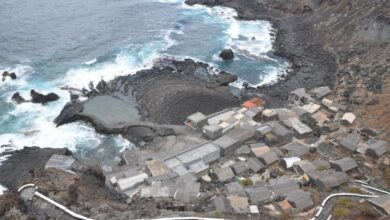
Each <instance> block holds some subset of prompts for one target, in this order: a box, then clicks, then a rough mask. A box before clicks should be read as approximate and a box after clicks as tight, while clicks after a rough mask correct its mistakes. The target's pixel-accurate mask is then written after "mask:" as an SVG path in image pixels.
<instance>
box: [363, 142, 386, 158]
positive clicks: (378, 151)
mask: <svg viewBox="0 0 390 220" xmlns="http://www.w3.org/2000/svg"><path fill="white" fill-rule="evenodd" d="M388 151H389V143H388V142H386V141H374V142H373V143H370V144H369V145H368V148H367V150H366V155H367V156H370V157H372V158H378V157H380V156H382V155H383V154H385V153H387V152H388Z"/></svg>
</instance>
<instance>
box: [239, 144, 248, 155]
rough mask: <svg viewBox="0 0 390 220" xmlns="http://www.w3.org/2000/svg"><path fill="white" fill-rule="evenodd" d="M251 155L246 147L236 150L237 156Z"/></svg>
mask: <svg viewBox="0 0 390 220" xmlns="http://www.w3.org/2000/svg"><path fill="white" fill-rule="evenodd" d="M250 153H251V149H250V148H249V146H248V145H243V146H241V147H240V148H238V149H237V150H236V154H237V155H249V154H250Z"/></svg>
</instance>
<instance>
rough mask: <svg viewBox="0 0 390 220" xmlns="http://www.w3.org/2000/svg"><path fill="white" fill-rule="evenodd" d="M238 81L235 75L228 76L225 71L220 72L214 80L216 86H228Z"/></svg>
mask: <svg viewBox="0 0 390 220" xmlns="http://www.w3.org/2000/svg"><path fill="white" fill-rule="evenodd" d="M237 79H238V77H237V76H236V75H233V74H230V73H228V72H225V71H221V72H220V73H219V74H218V75H217V78H216V80H215V83H216V84H217V85H218V86H228V85H229V84H230V83H232V82H235V81H236V80H237Z"/></svg>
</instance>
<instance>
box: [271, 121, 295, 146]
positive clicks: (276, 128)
mask: <svg viewBox="0 0 390 220" xmlns="http://www.w3.org/2000/svg"><path fill="white" fill-rule="evenodd" d="M269 125H270V126H271V128H272V133H274V134H275V135H276V136H277V137H278V138H279V139H281V140H283V141H291V139H292V137H293V134H292V132H291V131H289V130H288V129H287V128H286V127H285V126H283V125H282V124H281V123H280V122H270V123H269Z"/></svg>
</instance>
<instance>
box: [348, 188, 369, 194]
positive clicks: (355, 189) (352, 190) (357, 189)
mask: <svg viewBox="0 0 390 220" xmlns="http://www.w3.org/2000/svg"><path fill="white" fill-rule="evenodd" d="M347 191H348V192H350V193H357V194H365V193H364V192H363V191H362V190H361V189H359V188H356V187H348V189H347Z"/></svg>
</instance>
